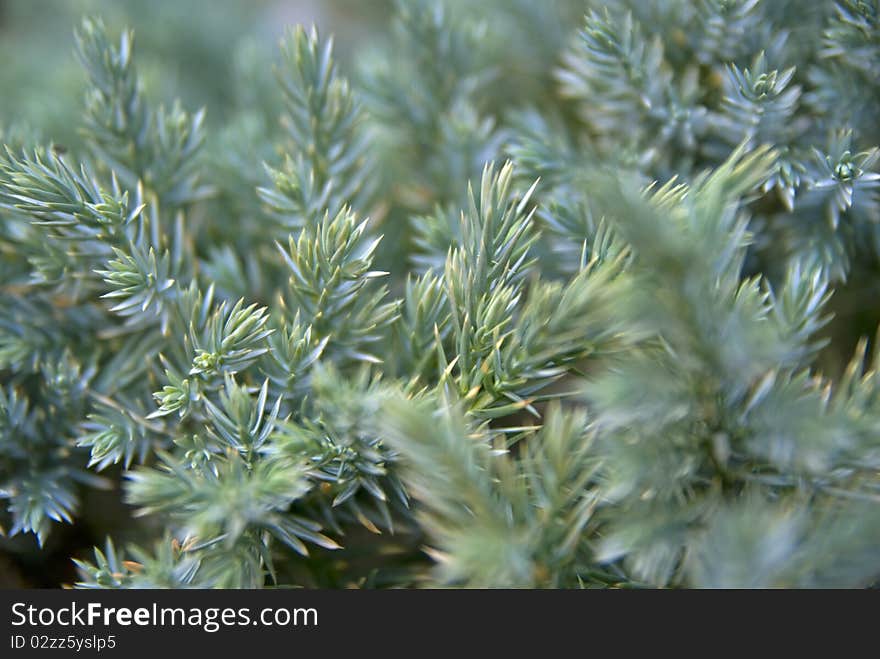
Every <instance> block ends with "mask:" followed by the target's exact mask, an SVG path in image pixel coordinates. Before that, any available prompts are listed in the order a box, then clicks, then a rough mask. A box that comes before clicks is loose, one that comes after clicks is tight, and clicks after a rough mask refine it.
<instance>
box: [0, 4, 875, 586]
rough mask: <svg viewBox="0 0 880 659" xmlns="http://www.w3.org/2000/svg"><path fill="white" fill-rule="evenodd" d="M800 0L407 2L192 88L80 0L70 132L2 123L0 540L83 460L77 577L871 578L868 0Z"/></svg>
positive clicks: (291, 581)
mask: <svg viewBox="0 0 880 659" xmlns="http://www.w3.org/2000/svg"><path fill="white" fill-rule="evenodd" d="M809 5H810V6H809V7H803V6H802V4H801V3H797V2H794V1H788V0H785V1H779V2H769V0H675V1H671V2H670V1H661V0H647V1H642V0H639V1H634V0H633V1H630V0H626V1H622V2H614V3H611V2H602V1H601V0H595V1H593V0H591V1H589V2H586V3H583V2H573V1H569V0H557V1H554V2H542V3H533V2H527V1H520V0H514V1H513V2H500V1H498V2H496V1H494V0H490V1H489V2H481V3H477V5H474V3H464V2H458V1H456V0H446V1H441V0H436V1H428V0H399V1H398V2H396V3H395V4H394V7H393V9H392V10H391V14H392V16H391V17H390V18H389V25H388V28H387V34H384V35H383V38H382V39H381V40H378V41H379V42H380V43H378V45H376V46H375V47H369V46H368V45H365V44H361V43H355V44H354V45H353V46H349V49H350V50H353V51H354V52H355V53H356V60H357V61H356V63H351V62H349V63H348V65H347V64H346V61H347V60H345V59H344V58H343V59H342V60H339V61H337V59H335V57H336V55H335V51H334V47H335V44H334V41H333V39H331V38H329V37H328V36H326V35H325V34H324V32H323V31H322V30H318V29H317V28H314V27H312V28H304V27H295V28H291V29H288V30H287V31H286V32H285V34H284V36H283V38H282V39H281V42H280V48H279V49H278V53H277V54H276V56H275V57H274V60H273V59H272V58H271V57H269V56H264V55H265V53H264V50H263V49H261V48H259V47H251V46H253V43H254V42H252V41H246V40H245V41H242V43H241V44H239V47H238V48H237V49H236V50H235V58H236V61H235V64H234V67H236V69H235V75H234V76H233V77H234V85H233V87H234V89H233V90H232V91H226V92H225V93H226V94H228V95H230V97H231V98H233V99H234V102H232V103H230V104H229V107H224V108H214V107H212V106H211V104H210V103H209V104H208V105H207V107H206V108H205V109H186V108H187V104H186V103H183V102H181V101H178V100H174V101H172V102H171V103H165V104H163V103H161V102H159V101H158V100H157V99H158V98H160V97H162V94H161V93H157V90H156V89H155V85H151V84H150V83H149V81H148V80H147V78H146V77H145V76H144V74H143V69H141V68H140V67H139V62H140V60H139V57H140V56H141V53H140V47H138V48H136V47H135V43H136V39H135V35H134V32H133V31H132V30H130V29H124V30H122V31H117V30H114V29H110V28H108V27H106V26H105V24H104V23H103V22H102V20H100V19H98V18H87V19H84V20H83V21H82V23H81V24H80V26H79V27H78V28H77V29H76V31H75V35H76V36H75V42H76V47H75V52H76V55H77V57H78V59H79V62H80V63H81V65H82V68H83V76H82V81H83V85H84V89H82V90H80V91H79V94H80V98H81V102H80V103H79V106H78V107H75V108H71V109H70V115H71V116H70V117H69V119H70V121H75V122H76V123H77V125H78V126H79V129H80V132H79V134H78V137H72V136H71V135H70V133H69V132H57V131H58V127H57V126H53V125H52V123H51V122H46V123H45V124H43V125H40V124H39V122H38V121H37V122H36V124H37V125H34V126H32V127H29V126H27V123H28V119H29V117H28V116H26V115H25V116H6V117H2V118H3V119H4V121H6V122H7V123H5V124H4V126H3V127H2V128H0V141H2V142H3V144H4V145H5V146H4V149H3V151H2V153H0V498H2V500H3V501H2V506H0V520H2V524H0V530H2V533H3V535H4V536H5V537H4V538H3V540H2V542H3V546H4V547H5V548H10V549H9V551H18V552H19V553H20V554H22V553H28V552H30V553H32V554H33V553H36V555H38V556H39V555H40V554H39V552H41V551H44V546H45V545H46V544H47V543H49V542H51V541H52V538H53V537H54V536H56V535H57V534H58V533H60V532H61V531H62V529H63V528H64V527H65V526H66V525H71V524H73V525H80V526H83V527H85V526H86V524H85V523H84V522H83V521H82V520H83V518H84V517H85V518H88V516H89V514H90V513H89V507H90V505H94V504H90V503H89V502H90V501H94V496H95V495H94V492H95V491H96V490H107V491H108V492H107V493H106V494H105V495H104V496H105V497H110V498H112V499H114V501H116V502H117V503H118V506H117V507H120V508H124V511H125V512H120V513H119V517H121V519H119V518H111V517H108V521H107V522H106V523H105V524H103V525H98V528H99V530H100V537H94V538H90V540H91V541H94V542H95V543H96V544H98V545H99V547H100V548H95V549H94V550H93V553H92V554H91V555H86V554H85V553H84V552H83V551H82V549H83V548H82V547H75V548H73V549H71V550H70V551H69V552H68V553H69V554H72V555H70V556H69V559H70V560H71V561H73V562H75V565H76V570H77V576H75V577H74V578H72V579H70V581H74V580H76V584H77V585H78V586H80V587H89V588H96V587H100V588H134V587H174V588H185V587H201V588H212V587H233V588H257V587H263V586H272V585H281V586H309V587H315V586H317V587H342V586H350V585H356V586H360V587H389V586H397V587H399V586H404V587H412V586H427V587H438V586H452V587H462V586H466V587H524V588H530V587H552V588H580V587H653V586H662V587H666V586H684V587H829V586H830V587H864V586H871V585H874V584H876V583H877V580H878V578H880V555H878V552H877V550H876V548H877V546H878V545H880V350H878V347H877V346H878V344H877V342H876V338H875V337H876V336H877V334H876V333H877V329H878V322H880V313H878V309H877V308H876V304H875V301H876V300H877V299H878V297H877V295H878V293H880V196H878V194H880V192H878V188H880V170H878V166H877V162H878V160H880V150H878V149H880V147H878V144H880V132H878V130H877V128H876V124H875V121H874V118H875V117H876V115H877V108H878V106H880V68H878V67H880V64H878V62H880V59H878V56H880V36H878V35H880V4H878V3H877V2H876V1H874V0H871V1H864V0H859V1H857V2H856V1H850V0H837V1H833V0H828V1H823V2H815V3H809ZM230 20H232V19H230ZM229 34H230V32H229V31H227V32H222V35H227V36H225V37H224V38H226V39H227V40H228V39H231V36H228V35H229ZM249 44H250V46H249ZM224 45H225V46H231V45H232V44H226V43H224ZM211 75H213V73H211ZM206 100H208V101H217V98H213V99H212V98H210V97H208V96H206ZM218 104H219V103H218ZM215 110H216V116H213V117H212V113H214V112H215ZM59 137H63V139H64V140H65V141H66V142H67V144H66V145H63V146H62V144H61V143H60V142H59V141H58V139H59ZM69 138H72V139H69ZM93 524H94V523H93ZM29 534H30V535H33V536H34V537H35V539H36V541H37V543H38V545H39V547H37V546H36V545H35V546H31V545H29V544H28V545H26V546H25V545H22V537H23V536H25V537H26V536H28V535H29ZM96 535H97V534H96ZM15 543H19V544H18V545H15ZM16 547H17V549H16ZM22 547H24V549H22Z"/></svg>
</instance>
